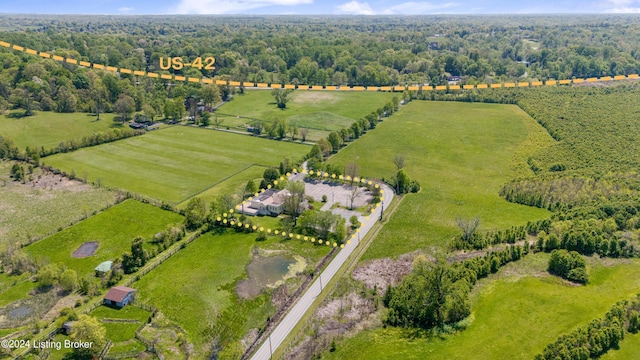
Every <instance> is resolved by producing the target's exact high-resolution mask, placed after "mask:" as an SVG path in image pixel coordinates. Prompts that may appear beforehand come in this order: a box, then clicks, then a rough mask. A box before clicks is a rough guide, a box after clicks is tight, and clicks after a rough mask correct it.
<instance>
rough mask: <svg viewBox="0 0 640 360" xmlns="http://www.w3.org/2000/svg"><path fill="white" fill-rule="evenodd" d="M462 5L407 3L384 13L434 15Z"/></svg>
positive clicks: (450, 3)
mask: <svg viewBox="0 0 640 360" xmlns="http://www.w3.org/2000/svg"><path fill="white" fill-rule="evenodd" d="M459 5H460V4H457V3H454V2H448V3H444V4H434V3H430V2H414V1H410V2H405V3H401V4H398V5H394V6H391V7H389V8H388V9H386V10H384V11H383V12H382V13H383V14H385V15H393V14H400V15H415V14H432V13H434V12H438V11H440V10H443V9H448V8H452V7H457V6H459Z"/></svg>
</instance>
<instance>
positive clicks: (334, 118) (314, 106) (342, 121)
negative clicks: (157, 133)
mask: <svg viewBox="0 0 640 360" xmlns="http://www.w3.org/2000/svg"><path fill="white" fill-rule="evenodd" d="M394 96H397V97H400V96H401V94H399V93H388V92H376V93H369V92H367V93H365V92H361V91H359V92H340V91H304V90H296V91H294V92H293V93H291V94H290V95H289V97H290V101H289V102H288V103H287V107H286V109H284V110H281V109H278V108H277V106H276V105H275V102H274V97H273V95H271V91H262V90H256V91H246V92H245V94H243V95H240V94H236V95H235V96H234V98H233V100H232V101H230V102H228V103H226V104H224V105H223V106H222V107H220V109H219V110H218V113H219V114H218V116H219V117H220V119H224V122H223V124H222V126H225V127H227V126H228V127H233V128H242V129H244V128H245V125H248V124H251V122H252V121H253V120H252V119H258V120H262V121H267V122H269V121H273V120H275V119H286V120H287V123H288V124H289V125H291V126H294V125H295V126H297V127H299V128H308V129H310V131H309V135H308V136H307V138H308V139H311V140H318V139H320V138H322V137H326V136H327V135H328V133H329V132H331V131H334V130H340V129H341V128H343V127H349V126H351V124H352V123H353V122H354V121H355V120H358V119H361V118H363V117H364V116H365V115H367V114H369V113H371V112H372V111H375V110H376V109H378V108H382V107H383V106H384V105H385V104H386V103H388V102H389V101H391V99H392V98H393V97H394ZM222 114H229V115H234V116H226V115H222ZM237 116H240V118H238V117H237Z"/></svg>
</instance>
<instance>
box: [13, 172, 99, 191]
mask: <svg viewBox="0 0 640 360" xmlns="http://www.w3.org/2000/svg"><path fill="white" fill-rule="evenodd" d="M25 185H26V186H30V187H34V188H41V189H48V190H69V191H86V190H89V189H91V185H88V184H85V183H83V182H81V181H77V180H70V179H69V178H66V177H63V176H60V175H54V174H46V175H38V177H37V178H35V179H33V181H29V182H27V183H25Z"/></svg>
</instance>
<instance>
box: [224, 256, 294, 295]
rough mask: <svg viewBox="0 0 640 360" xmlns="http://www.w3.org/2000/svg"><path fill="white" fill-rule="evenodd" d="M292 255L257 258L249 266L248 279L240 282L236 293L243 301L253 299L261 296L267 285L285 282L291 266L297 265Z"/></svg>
mask: <svg viewBox="0 0 640 360" xmlns="http://www.w3.org/2000/svg"><path fill="white" fill-rule="evenodd" d="M295 263H296V259H295V258H294V257H293V256H291V255H275V256H256V257H254V258H253V260H252V261H251V263H249V265H247V275H248V276H249V278H248V279H245V280H241V281H240V282H238V285H237V287H236V292H237V293H238V296H240V297H241V298H243V299H251V298H254V297H256V296H258V295H259V294H260V292H262V290H263V289H265V288H266V287H267V285H271V284H275V283H276V282H277V281H279V280H283V278H284V276H285V275H287V273H288V272H289V265H292V264H295Z"/></svg>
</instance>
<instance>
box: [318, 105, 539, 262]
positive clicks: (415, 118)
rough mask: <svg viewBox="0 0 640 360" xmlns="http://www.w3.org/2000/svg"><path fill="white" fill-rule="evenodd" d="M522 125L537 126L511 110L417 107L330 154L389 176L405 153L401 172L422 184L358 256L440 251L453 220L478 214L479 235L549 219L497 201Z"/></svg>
mask: <svg viewBox="0 0 640 360" xmlns="http://www.w3.org/2000/svg"><path fill="white" fill-rule="evenodd" d="M526 122H529V123H533V124H535V121H534V120H533V119H531V118H530V117H529V116H528V115H526V114H525V113H524V112H522V111H521V110H520V109H519V108H518V107H516V106H512V105H493V104H468V103H454V102H450V103H447V102H425V101H414V102H411V103H410V104H409V105H407V106H405V107H403V108H402V109H401V110H400V111H399V112H398V113H397V114H396V115H394V116H392V117H390V118H388V119H386V120H385V121H384V122H382V123H381V124H379V125H378V126H377V128H376V129H375V130H373V131H370V132H369V133H368V134H367V135H366V136H364V137H362V138H361V139H359V140H358V141H356V142H354V143H353V144H350V145H349V146H347V147H346V148H345V149H343V150H342V151H340V152H339V153H338V154H337V155H336V156H334V157H333V158H332V159H331V160H330V162H332V163H337V164H345V163H348V162H352V161H355V162H356V163H357V164H359V166H360V169H361V172H360V173H361V175H362V176H366V177H374V178H383V177H384V178H391V177H392V176H394V174H395V172H396V171H397V170H396V168H395V166H394V164H393V162H392V159H393V157H394V155H395V154H403V155H405V157H406V166H405V168H404V169H405V171H406V172H407V174H408V175H409V176H410V177H411V178H412V179H415V180H417V181H418V182H420V184H421V185H422V191H421V192H420V193H418V194H409V195H407V196H406V197H405V198H404V199H403V200H402V204H400V207H399V208H398V210H397V211H396V213H395V214H394V216H393V218H391V219H390V221H389V222H388V223H387V224H386V225H385V227H384V229H383V230H382V232H381V233H380V235H378V237H377V238H376V239H375V241H374V242H373V244H372V245H371V247H370V248H369V249H368V251H367V252H366V253H365V255H364V257H363V258H364V259H371V258H379V257H385V256H397V255H400V254H403V253H407V252H411V251H413V250H416V249H419V248H422V249H427V248H429V247H432V246H440V247H441V246H444V245H445V244H446V242H447V241H449V240H450V239H451V238H452V237H453V236H455V235H456V234H457V233H458V231H459V230H458V228H457V226H456V223H455V220H456V218H466V219H469V218H473V217H475V216H480V218H481V225H480V226H481V230H489V229H502V228H508V227H510V226H512V225H519V224H523V223H526V222H527V221H528V220H537V219H542V218H545V217H547V216H549V212H547V211H546V210H542V209H538V208H532V207H527V206H522V205H517V204H513V203H509V202H507V201H506V200H504V199H502V198H501V197H500V196H499V195H498V191H499V189H500V186H501V185H502V184H504V183H505V182H507V181H508V180H509V179H510V178H511V177H512V176H513V174H514V171H513V170H512V166H511V163H512V158H513V157H514V154H519V156H520V157H522V156H523V154H522V151H523V149H521V148H520V147H519V146H520V145H521V144H522V143H523V142H524V141H525V139H527V138H528V136H527V135H528V134H527V127H525V123H526ZM538 127H539V126H538ZM546 136H547V137H548V135H546ZM524 150H526V149H524ZM525 158H526V157H525Z"/></svg>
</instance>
